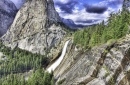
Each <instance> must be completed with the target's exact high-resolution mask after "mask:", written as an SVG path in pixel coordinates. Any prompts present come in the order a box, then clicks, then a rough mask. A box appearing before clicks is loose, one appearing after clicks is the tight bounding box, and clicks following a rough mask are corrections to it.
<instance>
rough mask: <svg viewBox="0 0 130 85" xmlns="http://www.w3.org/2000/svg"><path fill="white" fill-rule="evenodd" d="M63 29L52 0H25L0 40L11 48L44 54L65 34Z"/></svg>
mask: <svg viewBox="0 0 130 85" xmlns="http://www.w3.org/2000/svg"><path fill="white" fill-rule="evenodd" d="M63 29H64V24H63V23H62V22H61V20H60V17H59V15H58V13H57V12H56V11H55V8H54V3H53V0H27V1H26V3H25V4H24V5H23V7H22V8H21V9H20V10H19V11H18V13H17V15H16V17H15V20H14V22H13V24H12V25H11V28H10V29H9V30H8V32H7V33H6V34H5V35H4V36H3V37H2V38H1V40H2V41H3V43H4V44H5V45H6V46H9V47H12V48H13V47H15V46H18V47H19V48H21V49H25V50H28V51H31V52H34V53H35V52H37V53H41V54H45V51H48V50H49V49H50V48H51V47H55V46H57V45H58V44H59V43H60V41H61V40H62V38H63V37H64V36H65V34H66V32H65V31H64V30H63Z"/></svg>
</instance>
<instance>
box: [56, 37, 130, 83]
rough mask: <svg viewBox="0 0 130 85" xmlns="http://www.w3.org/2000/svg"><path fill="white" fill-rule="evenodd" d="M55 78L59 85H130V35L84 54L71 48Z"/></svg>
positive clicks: (78, 49) (77, 49)
mask: <svg viewBox="0 0 130 85" xmlns="http://www.w3.org/2000/svg"><path fill="white" fill-rule="evenodd" d="M54 75H55V77H56V78H59V79H58V82H59V84H61V85H130V35H126V37H125V38H122V39H120V40H119V41H114V42H108V43H106V44H104V45H101V46H98V47H94V48H92V49H91V50H86V51H83V50H82V49H81V48H78V47H76V46H74V45H73V44H71V45H70V46H69V48H68V50H67V54H66V56H65V58H64V59H63V61H62V63H61V64H60V65H59V67H58V68H57V69H56V70H55V71H54Z"/></svg>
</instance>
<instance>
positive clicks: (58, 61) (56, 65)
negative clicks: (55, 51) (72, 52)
mask: <svg viewBox="0 0 130 85" xmlns="http://www.w3.org/2000/svg"><path fill="white" fill-rule="evenodd" d="M69 41H70V40H68V41H66V43H65V45H64V48H63V49H62V54H61V56H60V57H59V58H58V59H57V60H56V61H55V62H54V63H53V64H52V65H51V66H50V67H49V68H48V69H47V71H48V72H49V73H50V72H51V71H54V70H55V69H56V68H57V67H58V65H60V63H61V61H62V60H63V58H64V56H65V53H66V50H67V46H68V44H69Z"/></svg>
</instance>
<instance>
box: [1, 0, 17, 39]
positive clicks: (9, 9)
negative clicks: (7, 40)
mask: <svg viewBox="0 0 130 85" xmlns="http://www.w3.org/2000/svg"><path fill="white" fill-rule="evenodd" d="M16 13H17V8H16V7H15V5H14V4H13V3H12V2H11V1H10V0H0V37H1V36H2V35H3V34H5V33H6V31H7V30H8V28H9V27H10V25H11V24H12V23H13V20H14V17H15V15H16Z"/></svg>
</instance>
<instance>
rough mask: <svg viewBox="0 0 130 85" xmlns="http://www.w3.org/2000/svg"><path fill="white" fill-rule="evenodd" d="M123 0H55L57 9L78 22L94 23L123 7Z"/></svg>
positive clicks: (83, 23)
mask: <svg viewBox="0 0 130 85" xmlns="http://www.w3.org/2000/svg"><path fill="white" fill-rule="evenodd" d="M122 2H123V0H54V3H55V8H56V11H57V12H58V13H59V15H60V16H61V17H63V18H65V19H72V20H73V21H74V22H75V23H76V24H82V25H92V24H97V23H100V22H101V21H102V20H105V21H106V20H107V19H108V17H109V15H110V13H113V12H114V13H115V12H118V11H119V10H121V9H122Z"/></svg>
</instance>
